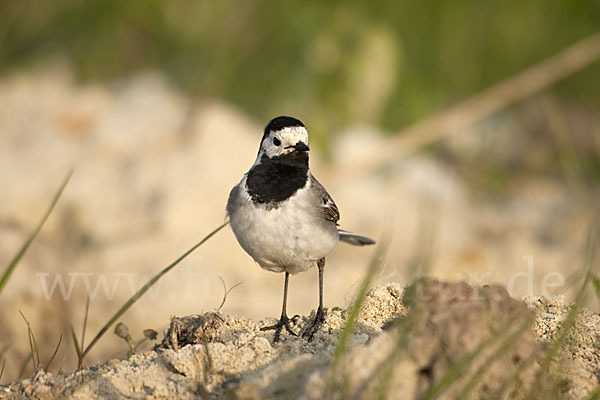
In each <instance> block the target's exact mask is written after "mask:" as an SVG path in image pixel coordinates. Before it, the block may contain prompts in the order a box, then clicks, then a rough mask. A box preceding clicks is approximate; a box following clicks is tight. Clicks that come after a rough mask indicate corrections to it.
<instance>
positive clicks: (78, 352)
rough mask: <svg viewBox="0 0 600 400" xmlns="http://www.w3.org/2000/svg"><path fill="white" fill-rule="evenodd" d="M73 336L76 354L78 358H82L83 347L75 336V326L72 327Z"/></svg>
mask: <svg viewBox="0 0 600 400" xmlns="http://www.w3.org/2000/svg"><path fill="white" fill-rule="evenodd" d="M71 336H72V337H73V344H74V345H75V352H76V353H77V357H79V358H81V346H80V345H79V340H78V339H77V335H76V334H75V329H74V328H73V325H71Z"/></svg>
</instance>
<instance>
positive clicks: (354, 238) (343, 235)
mask: <svg viewBox="0 0 600 400" xmlns="http://www.w3.org/2000/svg"><path fill="white" fill-rule="evenodd" d="M338 232H339V234H340V240H341V241H342V242H346V243H349V244H351V245H353V246H366V245H370V244H375V241H374V240H373V239H371V238H370V237H367V236H363V235H359V234H358V233H352V232H348V231H343V230H341V229H339V230H338Z"/></svg>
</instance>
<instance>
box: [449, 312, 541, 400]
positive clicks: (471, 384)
mask: <svg viewBox="0 0 600 400" xmlns="http://www.w3.org/2000/svg"><path fill="white" fill-rule="evenodd" d="M532 322H533V321H531V320H530V319H525V321H524V323H523V324H521V326H520V327H519V328H518V329H517V330H515V332H513V333H511V334H510V336H509V337H508V338H507V339H506V340H504V341H503V343H501V344H500V346H499V347H498V348H497V349H496V350H495V351H494V352H493V353H492V355H491V356H490V357H488V358H487V360H485V362H484V364H483V366H482V367H481V368H479V370H478V371H476V372H475V373H474V374H473V376H472V377H471V379H469V381H468V382H467V384H466V385H465V386H464V387H463V389H462V391H461V392H460V393H459V395H458V397H457V399H456V400H466V399H469V398H471V397H470V392H471V391H472V390H473V389H474V388H475V386H476V385H477V383H478V382H479V381H480V379H481V377H482V376H483V375H484V374H485V372H486V371H487V370H488V369H489V368H490V367H491V366H492V365H493V364H494V363H495V362H496V361H497V360H498V359H499V358H500V357H501V356H502V355H503V354H506V352H507V351H508V350H509V349H510V348H511V347H512V346H513V345H514V344H515V343H516V341H517V340H518V339H519V338H520V336H521V334H522V333H523V332H524V331H525V330H526V329H527V328H529V327H530V326H531V323H532ZM509 324H510V325H512V322H510V323H509ZM517 370H520V368H517Z"/></svg>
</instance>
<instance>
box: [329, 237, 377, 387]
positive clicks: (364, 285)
mask: <svg viewBox="0 0 600 400" xmlns="http://www.w3.org/2000/svg"><path fill="white" fill-rule="evenodd" d="M380 242H381V244H380V245H379V246H378V247H377V249H376V251H375V255H374V256H373V259H372V261H371V263H370V264H369V268H368V270H367V273H366V275H365V277H364V278H363V280H362V282H361V286H360V289H359V291H358V295H357V296H356V300H355V301H354V304H353V305H352V308H351V309H350V313H349V315H348V318H347V320H346V326H345V327H344V329H343V330H342V333H341V334H340V338H339V340H338V343H337V345H336V347H335V350H334V353H333V361H332V364H331V369H330V374H331V375H330V379H329V381H328V385H327V388H326V397H327V398H333V397H334V396H333V394H334V393H335V391H336V390H337V389H338V388H343V383H342V385H338V377H337V375H338V370H339V368H340V363H341V361H342V358H343V355H344V353H345V352H346V350H347V347H348V342H349V340H350V337H351V335H352V332H353V331H354V326H355V325H356V321H357V319H358V313H359V312H360V308H361V307H362V304H363V303H364V301H365V298H366V297H367V293H368V291H369V288H370V286H371V283H372V282H373V279H374V277H375V275H376V274H377V272H378V271H379V270H380V267H381V265H382V263H383V260H384V257H385V254H386V253H387V248H388V246H389V237H387V236H386V237H384V238H383V239H382V240H381V241H380ZM342 382H343V379H342ZM342 397H343V396H342Z"/></svg>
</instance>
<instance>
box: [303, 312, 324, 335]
mask: <svg viewBox="0 0 600 400" xmlns="http://www.w3.org/2000/svg"><path fill="white" fill-rule="evenodd" d="M323 322H325V313H324V312H323V309H322V308H319V309H318V310H317V315H315V319H313V320H312V321H311V322H310V323H309V324H308V325H307V326H306V328H305V329H304V332H303V333H302V337H303V338H306V339H307V340H308V341H309V342H310V341H312V339H313V336H314V335H315V333H317V331H318V330H319V328H320V327H321V325H322V324H323Z"/></svg>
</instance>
